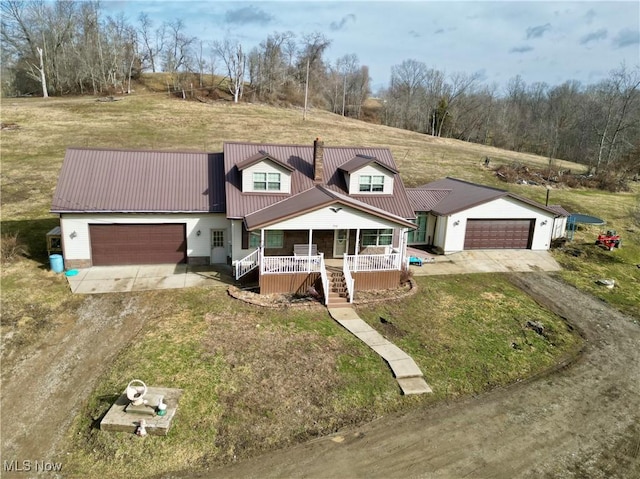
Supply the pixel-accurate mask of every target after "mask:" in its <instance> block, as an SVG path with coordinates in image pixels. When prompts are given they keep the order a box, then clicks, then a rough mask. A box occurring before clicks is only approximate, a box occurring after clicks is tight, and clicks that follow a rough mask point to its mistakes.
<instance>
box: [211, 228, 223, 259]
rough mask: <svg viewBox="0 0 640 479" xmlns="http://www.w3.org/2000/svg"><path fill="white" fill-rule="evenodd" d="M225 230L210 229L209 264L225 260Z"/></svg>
mask: <svg viewBox="0 0 640 479" xmlns="http://www.w3.org/2000/svg"><path fill="white" fill-rule="evenodd" d="M225 233H226V230H211V264H218V263H226V262H227V248H226V247H225V241H224V237H225Z"/></svg>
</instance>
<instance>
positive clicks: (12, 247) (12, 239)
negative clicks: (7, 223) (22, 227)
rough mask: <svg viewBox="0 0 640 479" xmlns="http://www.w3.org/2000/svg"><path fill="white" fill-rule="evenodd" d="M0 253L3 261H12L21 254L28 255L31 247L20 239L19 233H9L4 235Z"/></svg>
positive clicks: (0, 244)
mask: <svg viewBox="0 0 640 479" xmlns="http://www.w3.org/2000/svg"><path fill="white" fill-rule="evenodd" d="M0 254H1V255H2V257H1V259H2V262H3V263H12V262H14V261H15V260H17V259H18V258H20V257H21V256H27V255H28V254H29V248H28V247H27V245H25V244H24V243H23V242H22V241H20V240H19V239H18V233H8V234H4V235H2V241H1V242H0Z"/></svg>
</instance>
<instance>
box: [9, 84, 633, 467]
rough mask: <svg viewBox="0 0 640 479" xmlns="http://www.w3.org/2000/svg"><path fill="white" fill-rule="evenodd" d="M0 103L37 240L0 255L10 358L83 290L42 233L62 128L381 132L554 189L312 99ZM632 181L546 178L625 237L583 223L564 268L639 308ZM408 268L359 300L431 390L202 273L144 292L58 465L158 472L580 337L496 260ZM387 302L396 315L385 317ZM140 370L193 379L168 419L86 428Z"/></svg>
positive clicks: (332, 426)
mask: <svg viewBox="0 0 640 479" xmlns="http://www.w3.org/2000/svg"><path fill="white" fill-rule="evenodd" d="M1 107H2V110H1V111H2V121H3V122H13V123H17V124H18V125H19V127H20V128H19V129H18V130H12V131H3V132H2V152H1V153H2V176H1V187H2V232H3V233H13V232H17V233H18V234H19V237H20V238H21V239H22V241H24V242H25V243H26V244H27V246H28V247H29V250H30V252H31V256H30V257H29V258H27V259H23V260H20V261H19V262H17V263H14V264H11V265H3V268H2V273H1V280H2V301H3V317H2V335H3V350H2V354H3V359H7V358H9V360H13V359H12V358H14V357H19V356H20V351H21V348H23V347H25V346H28V347H33V348H37V347H38V346H39V345H40V344H44V342H45V339H46V333H47V331H48V330H49V329H50V328H52V327H55V326H56V325H59V324H62V323H65V322H69V321H75V320H76V319H77V313H76V309H77V308H78V305H79V304H80V303H81V301H80V300H79V299H78V297H76V296H74V295H72V294H71V293H70V292H69V290H68V288H67V287H66V282H65V280H64V278H61V277H60V276H56V275H54V274H53V273H51V272H50V271H49V268H48V261H47V257H46V250H45V238H44V235H45V233H46V232H47V231H48V230H50V229H51V228H52V227H53V226H55V225H56V224H57V220H56V218H55V217H53V216H52V215H50V214H49V208H50V203H51V198H52V196H53V191H54V188H55V184H56V180H57V175H58V171H59V169H60V166H61V163H62V158H63V156H64V151H65V149H66V148H67V147H69V146H88V147H105V148H153V149H172V150H177V149H187V150H208V151H220V150H221V148H222V143H223V142H224V141H233V140H237V141H264V142H273V143H282V142H284V143H302V144H311V143H312V141H313V139H314V138H316V137H318V136H320V137H322V138H323V140H324V141H325V144H326V145H363V146H368V145H375V146H386V147H389V148H390V149H391V151H392V152H393V155H394V157H395V159H396V161H397V163H398V165H399V167H400V170H401V174H402V177H403V179H404V181H405V184H407V185H409V186H415V185H419V184H423V183H426V182H428V181H431V180H435V179H437V178H440V177H443V176H453V177H458V178H462V179H466V180H469V181H476V182H480V183H484V184H489V185H494V186H499V187H503V188H506V189H510V190H512V191H514V192H517V193H519V194H522V195H524V196H528V197H530V198H533V199H536V200H538V201H544V197H545V193H546V190H545V189H544V188H541V187H535V186H521V185H506V184H504V183H500V182H499V180H497V179H496V178H495V176H494V175H493V174H492V172H491V171H490V170H488V169H486V168H485V167H484V166H483V164H482V163H483V159H484V157H485V156H489V157H490V158H491V159H492V164H493V165H495V164H497V163H500V162H505V163H511V162H515V161H517V162H519V163H522V164H528V165H531V166H544V165H546V164H547V162H548V160H547V159H546V158H541V157H536V156H534V155H528V154H520V153H512V152H508V151H504V150H497V149H494V148H491V147H485V146H481V145H472V144H467V143H464V142H459V141H455V140H447V139H436V138H430V137H427V136H425V135H420V134H417V133H411V132H406V131H402V130H398V129H394V128H389V127H384V126H376V125H370V124H366V123H363V122H359V121H355V120H351V119H345V118H342V117H340V116H337V115H332V114H330V113H327V112H323V111H318V110H312V111H311V112H310V113H309V115H308V119H307V120H306V121H303V120H302V111H301V110H299V109H279V108H274V107H270V106H266V105H248V104H241V105H232V104H229V103H224V102H219V103H214V104H203V103H198V102H185V101H181V100H177V99H168V98H166V97H165V96H164V95H140V96H131V97H127V98H125V99H123V100H121V101H117V102H113V103H99V102H95V101H94V100H93V99H91V98H78V99H56V98H54V99H50V100H49V101H44V100H41V99H20V100H17V99H3V100H2V102H1ZM564 166H566V167H569V168H572V169H574V170H580V169H581V168H582V167H580V166H577V165H572V164H565V165H564ZM638 192H639V191H638V190H637V189H636V192H635V193H621V194H610V193H604V192H590V191H586V190H568V189H554V190H552V192H551V202H552V203H560V204H563V205H565V206H567V207H569V208H570V209H571V210H573V211H581V212H585V213H591V214H595V215H596V216H601V217H604V218H606V219H607V221H608V222H609V224H610V225H611V227H615V228H618V229H619V230H622V233H623V236H624V246H623V248H622V249H621V250H620V251H615V252H613V254H611V253H609V252H600V251H598V250H595V249H594V248H595V247H593V245H592V242H593V241H591V239H590V236H591V234H592V233H591V232H586V231H585V232H584V233H583V232H579V233H578V234H577V235H576V241H575V242H574V243H573V244H584V249H585V250H589V251H591V250H593V251H595V252H594V254H586V255H583V256H582V257H580V258H575V257H574V256H572V255H570V254H568V253H566V252H561V251H559V252H557V253H555V254H556V257H557V258H558V259H559V261H561V262H562V263H563V264H565V265H566V266H567V268H568V270H567V271H566V272H564V273H563V276H564V278H565V279H566V280H568V281H570V282H573V283H574V284H576V285H577V286H578V287H580V288H583V289H586V290H588V291H591V290H593V292H594V293H595V294H600V295H604V296H605V297H606V299H607V301H609V302H610V303H611V304H613V305H615V306H617V307H619V308H621V309H623V310H625V311H629V312H631V313H634V312H635V313H637V312H638V301H635V304H634V298H637V296H638V283H637V282H638V276H637V274H638V273H635V274H636V275H634V272H632V271H631V270H630V269H629V267H630V266H633V267H635V265H634V264H633V262H634V261H635V262H638V263H640V256H638V246H637V245H638V241H639V239H640V238H638V233H637V230H638V227H637V226H634V225H633V223H632V221H631V216H630V213H629V212H630V211H631V209H632V208H633V206H634V204H636V201H637V197H636V196H635V194H637V193H638ZM627 230H629V231H627ZM581 235H583V236H581ZM592 239H593V240H595V237H593V238H592ZM587 240H588V243H589V244H587ZM634 257H637V258H638V259H637V260H635V259H634ZM607 258H622V259H623V260H624V261H621V262H618V261H608V260H607ZM638 271H640V270H638ZM623 272H624V273H625V275H626V276H623V275H622V273H623ZM618 273H620V275H618ZM600 276H607V277H608V276H616V277H618V278H624V280H622V279H620V283H619V284H620V286H616V288H614V289H613V290H606V291H605V290H603V289H601V288H599V287H597V286H595V285H594V283H593V281H594V279H597V277H600ZM418 282H419V285H420V288H421V289H420V292H419V293H418V294H417V295H416V296H414V297H412V298H410V299H409V300H406V301H402V302H399V303H391V304H386V305H381V306H376V307H372V308H360V309H359V312H360V313H361V314H362V316H363V317H364V318H365V319H366V320H367V321H369V322H370V323H371V324H372V325H374V326H375V327H376V328H378V329H380V330H381V332H383V334H385V335H387V336H388V337H389V339H391V340H392V341H394V342H397V343H398V345H399V346H400V347H402V348H405V349H406V350H407V352H409V353H410V354H411V355H412V356H413V357H414V358H415V359H416V361H417V362H418V364H419V365H420V367H421V368H422V369H423V371H424V373H425V375H426V377H427V380H428V381H429V383H430V384H431V385H432V386H433V387H434V391H435V392H434V394H433V395H429V396H422V397H403V396H401V395H400V394H399V389H398V387H397V384H396V382H395V381H394V379H393V377H392V375H391V373H390V371H389V369H388V366H387V365H386V364H385V363H384V361H382V360H381V359H380V358H379V357H378V356H377V355H375V354H374V353H373V352H371V351H370V350H368V349H367V348H366V347H365V346H364V345H363V344H361V343H360V342H359V341H357V340H356V339H355V338H353V337H352V336H350V335H349V334H347V333H346V332H345V331H343V330H342V329H341V328H340V327H339V326H338V325H337V324H335V323H334V322H333V321H332V320H330V319H329V317H328V316H327V314H326V312H324V311H323V310H322V309H321V308H320V309H319V310H316V311H297V310H294V309H285V310H267V309H260V308H257V307H253V306H248V305H245V304H243V303H240V302H238V301H236V300H232V299H230V298H229V297H227V295H226V293H224V292H223V291H219V290H208V289H198V288H194V289H188V290H172V291H164V292H162V294H160V293H158V294H155V293H149V294H147V295H144V298H146V299H145V301H147V302H148V304H149V305H153V309H154V311H155V313H154V315H153V317H150V318H149V319H148V322H147V324H146V326H145V328H144V330H143V331H142V332H141V333H140V335H139V337H136V338H135V339H134V340H133V341H132V345H131V346H130V347H129V348H127V349H126V350H124V351H123V352H122V354H121V355H120V356H119V357H118V359H117V361H116V362H115V363H114V364H113V365H110V367H109V370H108V372H107V373H106V375H105V376H104V377H102V378H100V381H99V386H98V388H97V389H96V391H95V392H94V393H93V394H92V396H91V398H90V400H89V402H88V404H87V405H86V407H85V408H84V409H83V410H82V411H81V413H80V415H79V416H78V417H77V418H76V421H75V422H74V425H73V427H72V429H71V430H70V432H69V436H68V443H67V451H66V452H68V454H66V455H65V461H66V462H65V464H68V468H69V469H66V470H67V471H75V474H76V475H78V476H82V477H99V476H104V477H122V476H126V475H133V474H137V473H138V472H139V470H145V471H146V473H148V474H153V473H161V472H166V471H171V470H177V469H183V468H186V467H194V465H195V466H198V465H202V466H205V465H208V464H218V463H222V462H225V461H230V460H234V458H236V459H237V458H242V457H246V456H248V455H252V454H256V453H258V452H260V451H264V450H269V449H271V448H275V447H280V446H283V445H287V444H291V443H296V442H300V441H302V440H305V439H307V438H310V437H314V436H317V435H321V434H326V433H328V432H331V431H334V430H336V429H338V428H340V427H343V426H346V425H349V424H356V423H361V422H363V421H366V420H369V419H372V418H375V417H378V416H380V415H383V414H387V413H389V412H391V411H398V410H403V409H406V408H412V407H422V406H424V405H426V404H427V403H431V402H433V401H437V400H441V399H444V398H454V397H459V396H464V395H467V394H475V393H478V392H480V391H483V390H486V389H490V388H492V387H495V386H496V385H501V384H506V383H509V382H512V381H515V380H518V379H522V378H524V377H526V376H528V375H530V374H534V373H536V372H539V371H540V370H542V369H544V368H546V367H549V366H550V365H552V364H553V363H554V362H555V361H558V360H560V359H561V358H563V357H565V355H567V354H570V353H571V352H572V351H574V350H575V349H576V348H577V347H578V343H579V339H578V338H577V337H576V336H572V335H571V334H570V331H568V330H567V329H566V325H564V323H563V322H562V321H561V320H559V319H558V318H555V317H554V316H553V315H550V314H548V313H547V312H545V311H543V310H540V308H539V307H537V306H536V305H535V304H534V303H532V302H531V301H530V300H529V299H528V298H527V296H526V295H525V294H523V293H522V292H520V291H518V290H516V289H514V288H513V287H511V286H509V284H508V283H506V282H505V281H504V280H503V279H502V278H501V277H500V276H493V275H491V276H488V275H480V276H473V275H472V276H458V277H451V278H438V280H437V281H436V280H434V279H433V278H429V279H427V278H419V279H418ZM634 288H635V289H634ZM7 313H10V314H7ZM380 317H384V318H386V319H388V320H389V321H390V322H391V325H392V326H387V325H383V323H381V322H380V319H379V318H380ZM526 319H531V320H538V321H541V322H542V323H543V324H545V327H546V328H547V331H548V332H549V334H548V337H547V338H544V337H540V336H539V335H536V334H535V333H533V332H532V331H531V330H529V329H527V328H525V327H524V323H526ZM394 327H395V328H396V329H394ZM134 377H139V378H141V379H143V380H145V381H146V382H147V383H148V384H151V385H155V386H167V387H179V388H183V389H184V390H185V394H184V396H183V398H182V401H181V404H180V412H179V414H178V416H177V417H176V422H175V424H174V428H173V429H172V431H171V433H170V435H169V436H167V437H164V438H157V437H148V438H146V439H145V440H143V441H141V440H139V439H138V438H136V437H133V436H131V435H128V434H104V433H101V432H100V431H99V430H97V429H96V421H97V420H98V419H99V418H100V417H101V415H102V414H104V412H105V411H106V410H107V408H108V407H109V405H110V404H111V403H112V401H113V400H114V399H115V397H116V396H117V394H118V393H119V392H121V391H122V390H123V389H124V387H125V386H126V384H127V383H128V382H129V381H130V380H131V379H132V378H134ZM66 467H67V466H66Z"/></svg>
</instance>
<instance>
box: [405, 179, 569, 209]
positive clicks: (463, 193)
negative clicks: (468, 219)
mask: <svg viewBox="0 0 640 479" xmlns="http://www.w3.org/2000/svg"><path fill="white" fill-rule="evenodd" d="M416 190H421V191H428V190H431V191H434V190H449V194H447V195H445V196H443V197H442V199H441V200H440V201H438V202H437V203H436V204H435V205H434V206H433V207H432V209H431V210H430V211H432V212H433V213H435V214H437V215H441V216H447V215H451V214H454V213H457V212H459V211H462V210H466V209H469V208H472V207H474V206H477V205H481V204H483V203H487V202H488V201H492V200H495V199H498V198H503V197H505V196H507V197H509V198H513V199H516V200H518V201H521V202H523V203H527V204H528V205H531V206H534V207H536V208H538V209H541V210H544V211H547V212H549V213H553V214H554V215H560V216H562V214H560V213H558V212H557V211H555V210H553V209H552V208H550V207H547V206H545V205H543V204H541V203H538V202H537V201H533V200H530V199H529V198H525V197H524V196H520V195H516V194H514V193H509V192H508V191H505V190H500V189H498V188H492V187H490V186H484V185H477V184H475V183H470V182H468V181H464V180H458V179H456V178H448V177H447V178H443V179H441V180H437V181H434V182H432V183H428V184H426V185H423V186H420V187H419V188H409V191H411V192H412V193H409V194H410V195H417V193H413V192H415V191H416ZM416 211H429V210H416Z"/></svg>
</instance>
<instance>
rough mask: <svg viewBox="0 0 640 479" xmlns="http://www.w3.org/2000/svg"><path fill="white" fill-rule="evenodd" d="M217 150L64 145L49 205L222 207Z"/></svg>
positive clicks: (59, 209) (121, 209) (79, 208)
mask: <svg viewBox="0 0 640 479" xmlns="http://www.w3.org/2000/svg"><path fill="white" fill-rule="evenodd" d="M225 209H226V208H225V194H224V168H223V159H222V154H221V153H213V154H212V153H204V152H178V151H174V152H169V151H132V150H107V149H91V148H69V149H67V152H66V154H65V158H64V161H63V163H62V169H61V170H60V175H59V178H58V185H57V187H56V191H55V194H54V196H53V202H52V206H51V211H52V212H54V213H64V212H103V213H106V212H117V213H125V212H170V213H175V212H207V213H224V212H225Z"/></svg>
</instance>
